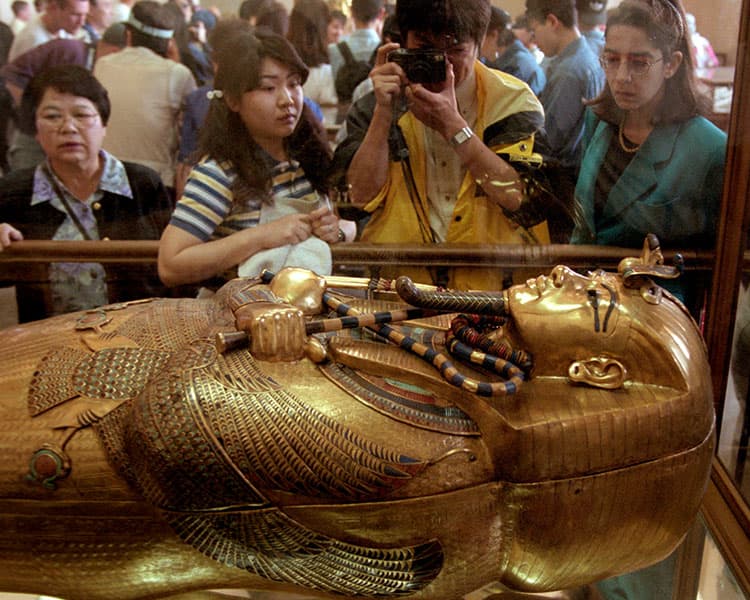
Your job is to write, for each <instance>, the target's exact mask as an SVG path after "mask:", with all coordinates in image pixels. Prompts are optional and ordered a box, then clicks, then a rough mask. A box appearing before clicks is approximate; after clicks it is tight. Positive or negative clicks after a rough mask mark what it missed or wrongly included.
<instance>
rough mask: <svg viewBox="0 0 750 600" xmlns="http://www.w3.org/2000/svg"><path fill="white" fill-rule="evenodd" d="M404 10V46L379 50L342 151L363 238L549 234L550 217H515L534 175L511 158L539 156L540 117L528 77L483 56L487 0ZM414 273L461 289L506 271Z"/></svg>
mask: <svg viewBox="0 0 750 600" xmlns="http://www.w3.org/2000/svg"><path fill="white" fill-rule="evenodd" d="M396 17H397V20H398V25H399V30H400V33H401V40H402V43H403V48H400V47H399V45H398V44H393V43H391V44H384V45H383V46H382V47H381V48H380V49H379V50H378V54H377V62H376V65H375V67H374V68H373V70H372V71H371V73H370V78H371V79H372V82H373V88H374V90H373V92H372V93H371V94H368V95H367V96H365V97H364V98H362V99H361V100H359V101H358V102H356V103H355V104H354V105H353V106H352V108H351V110H350V112H349V115H348V117H347V124H346V127H347V133H348V135H347V138H346V139H345V140H344V141H343V142H342V143H341V144H339V146H338V148H337V150H336V158H335V161H336V162H335V166H336V167H337V168H338V169H339V172H345V178H346V184H347V185H348V187H349V194H350V198H351V200H352V202H353V203H354V205H356V206H358V207H362V208H364V210H365V211H367V212H368V213H370V218H369V221H368V222H367V224H366V226H365V228H364V230H363V232H362V236H361V239H362V240H363V241H369V242H381V243H440V242H448V243H475V244H479V243H482V244H485V243H487V244H493V243H494V244H496V243H531V242H547V241H548V236H547V230H546V225H545V224H544V223H542V224H541V225H536V226H534V227H532V226H530V225H529V226H528V227H522V226H520V225H519V224H518V223H517V222H516V221H515V220H514V218H513V214H514V212H515V211H517V210H518V209H519V208H520V206H521V203H522V202H523V201H524V200H525V197H526V193H527V190H528V189H529V185H528V183H529V180H528V178H522V177H521V175H520V174H519V169H518V168H516V167H514V166H512V165H511V162H510V156H513V157H516V158H518V157H519V156H521V157H522V158H528V159H531V158H533V157H532V148H533V137H534V134H535V133H536V132H537V131H538V130H540V129H541V128H542V126H543V124H544V114H543V112H542V108H541V105H540V104H539V102H538V100H537V99H536V97H535V96H534V94H533V93H532V92H531V90H529V88H528V87H527V86H526V85H525V84H524V83H522V82H521V81H519V80H518V79H515V78H514V77H511V76H510V75H507V74H505V73H502V72H500V71H494V70H491V69H488V68H487V67H485V66H484V65H483V64H482V63H481V62H480V61H479V60H478V52H479V48H480V47H481V44H482V40H483V39H484V33H485V30H486V28H487V24H488V22H489V17H490V3H489V0H409V1H406V0H400V1H399V2H397V5H396ZM404 50H406V51H404ZM514 164H517V163H514ZM399 272H400V273H402V274H403V269H401V270H400V271H399ZM408 274H409V275H411V276H412V278H413V279H415V280H417V281H420V282H424V283H435V284H439V285H446V286H448V287H451V288H456V289H500V288H499V287H498V286H501V285H502V283H503V279H504V278H503V273H502V272H500V270H498V269H489V268H462V269H460V270H452V269H451V270H447V269H430V270H427V269H421V270H415V271H411V272H410V273H408ZM381 275H382V276H389V274H388V273H387V269H384V270H383V272H382V273H381Z"/></svg>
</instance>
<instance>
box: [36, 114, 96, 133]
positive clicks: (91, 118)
mask: <svg viewBox="0 0 750 600" xmlns="http://www.w3.org/2000/svg"><path fill="white" fill-rule="evenodd" d="M68 119H71V120H72V121H73V124H74V125H75V126H76V128H78V129H89V128H91V127H93V126H94V125H96V124H97V122H98V119H99V113H96V112H76V113H73V114H62V113H58V112H48V113H42V114H41V115H38V116H37V122H38V123H39V125H41V126H42V127H44V128H45V129H60V128H61V127H62V126H63V125H64V124H65V123H67V122H68Z"/></svg>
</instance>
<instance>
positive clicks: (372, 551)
mask: <svg viewBox="0 0 750 600" xmlns="http://www.w3.org/2000/svg"><path fill="white" fill-rule="evenodd" d="M169 519H170V522H171V524H172V526H173V527H174V529H175V530H176V531H177V533H178V534H179V535H180V537H181V538H183V539H185V540H189V541H190V543H192V544H193V546H194V547H195V548H197V549H198V550H200V551H201V552H203V553H204V554H206V555H208V556H210V557H211V558H213V559H215V560H218V561H220V562H222V563H223V564H226V565H227V566H233V567H237V568H240V569H245V570H247V571H251V572H254V573H257V574H259V575H262V576H263V577H267V578H268V579H271V580H274V581H284V582H290V583H295V584H297V585H303V586H305V587H309V588H313V589H318V590H324V591H328V592H336V593H340V594H345V595H348V596H355V595H359V596H366V597H368V598H371V597H376V596H385V597H390V596H401V595H406V594H412V593H414V592H416V591H418V590H420V589H422V588H423V587H425V586H426V585H427V584H429V583H430V582H431V581H432V580H433V579H434V578H435V577H436V576H437V575H438V573H439V572H440V569H441V568H442V564H443V551H442V547H441V546H440V544H439V542H437V541H434V540H433V541H429V542H426V543H424V544H419V545H416V546H408V547H402V548H372V547H365V546H357V545H354V544H347V543H344V542H342V541H340V540H335V539H332V538H330V537H327V536H324V535H321V534H319V533H315V532H314V531H311V530H309V529H307V528H305V527H303V526H301V525H300V524H298V523H296V522H294V521H293V520H292V519H290V518H289V517H287V516H286V515H284V514H283V513H281V512H279V511H278V510H276V509H270V510H263V511H254V512H252V513H247V512H242V513H232V514H220V515H201V516H186V515H172V516H170V517H169ZM250 548H254V549H257V550H249V549H250Z"/></svg>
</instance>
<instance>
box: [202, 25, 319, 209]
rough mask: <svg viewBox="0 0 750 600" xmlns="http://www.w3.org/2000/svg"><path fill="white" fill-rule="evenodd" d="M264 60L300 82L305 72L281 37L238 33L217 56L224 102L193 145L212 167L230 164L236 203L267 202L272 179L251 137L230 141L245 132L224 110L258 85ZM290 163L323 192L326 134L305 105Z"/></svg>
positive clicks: (216, 104)
mask: <svg viewBox="0 0 750 600" xmlns="http://www.w3.org/2000/svg"><path fill="white" fill-rule="evenodd" d="M264 58H272V59H274V60H277V61H278V62H280V63H282V64H284V65H286V66H287V67H289V68H290V69H291V70H292V71H293V72H297V73H298V74H299V75H300V77H301V79H302V82H303V83H304V81H305V80H306V79H307V74H308V69H307V66H306V65H305V63H304V62H302V59H301V58H300V57H299V55H298V54H297V52H296V51H295V49H294V47H293V46H292V45H291V44H290V43H289V42H288V41H287V40H286V39H284V38H283V37H281V36H280V35H278V34H275V33H273V32H270V31H267V30H265V29H256V30H255V31H254V32H252V33H251V32H240V33H238V34H237V35H236V36H234V37H233V39H232V40H231V41H230V42H228V43H227V44H226V45H225V46H224V47H222V48H221V49H220V50H219V51H218V52H217V54H216V62H217V64H218V69H217V72H216V78H215V79H214V87H215V89H216V90H219V91H221V93H222V95H223V96H224V98H214V99H212V100H211V104H210V107H209V110H208V115H207V116H206V121H205V123H204V125H203V127H202V128H201V133H200V137H199V140H198V145H199V149H200V152H201V154H203V155H208V156H209V157H211V158H213V159H214V160H217V161H229V162H230V163H231V164H232V165H233V166H234V168H235V169H236V171H237V180H236V181H235V183H234V185H233V188H232V192H233V193H234V196H235V199H236V201H238V202H242V201H244V199H245V198H246V196H247V195H248V194H258V195H261V196H262V197H263V198H264V199H266V200H267V199H269V198H270V197H271V189H270V183H271V174H270V171H269V168H268V166H267V164H266V160H265V159H264V156H265V153H264V151H263V150H262V148H261V147H260V146H259V145H258V144H257V143H256V142H255V140H254V139H253V138H252V137H251V136H250V135H245V136H242V138H241V140H237V139H236V137H237V136H236V135H232V134H233V133H234V132H237V131H247V130H246V129H245V125H244V123H243V122H242V119H241V117H240V115H239V114H237V113H236V112H235V111H232V110H230V109H229V106H228V105H227V103H226V100H227V98H233V99H239V98H240V97H241V96H242V94H244V93H245V92H248V91H251V90H254V89H257V88H258V86H259V85H260V67H261V63H262V60H263V59H264ZM285 142H286V146H287V152H288V154H289V157H290V158H292V159H294V160H297V161H299V163H300V165H301V166H302V169H303V170H304V171H305V175H306V176H307V178H308V179H309V180H310V183H311V184H312V186H313V187H314V188H315V189H316V190H318V191H320V192H325V191H327V182H326V177H327V173H328V167H329V166H330V159H331V150H330V146H329V145H328V141H327V139H326V138H325V130H324V129H323V128H322V127H320V125H319V123H318V122H317V120H316V119H315V117H314V116H313V114H312V111H311V110H310V109H309V107H308V106H307V105H306V104H305V105H304V107H303V111H302V116H301V117H300V119H299V122H298V124H297V127H296V128H295V130H294V131H293V132H292V134H291V135H290V136H289V137H288V138H287V139H286V140H285Z"/></svg>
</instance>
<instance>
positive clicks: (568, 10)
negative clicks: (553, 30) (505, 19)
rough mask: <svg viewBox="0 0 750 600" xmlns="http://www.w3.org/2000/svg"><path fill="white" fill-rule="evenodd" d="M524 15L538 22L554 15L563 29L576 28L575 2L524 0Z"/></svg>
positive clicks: (568, 0) (569, 0)
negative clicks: (563, 26)
mask: <svg viewBox="0 0 750 600" xmlns="http://www.w3.org/2000/svg"><path fill="white" fill-rule="evenodd" d="M526 15H527V16H528V18H529V19H536V20H538V21H544V20H545V19H546V18H547V15H555V16H556V17H557V19H558V20H559V21H560V22H561V23H562V24H563V25H565V27H571V28H572V27H577V26H578V11H577V10H576V3H575V0H526Z"/></svg>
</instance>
